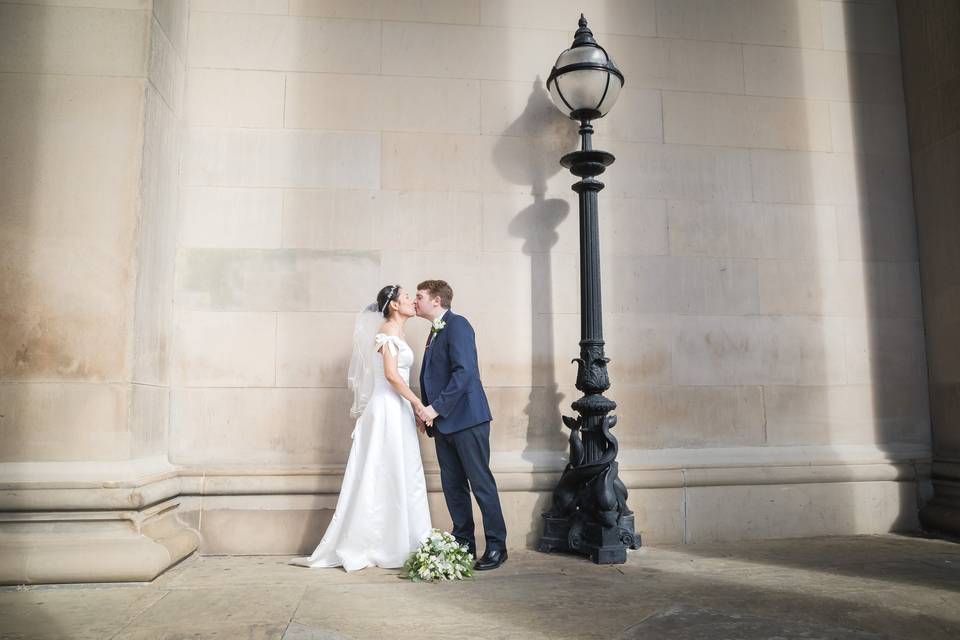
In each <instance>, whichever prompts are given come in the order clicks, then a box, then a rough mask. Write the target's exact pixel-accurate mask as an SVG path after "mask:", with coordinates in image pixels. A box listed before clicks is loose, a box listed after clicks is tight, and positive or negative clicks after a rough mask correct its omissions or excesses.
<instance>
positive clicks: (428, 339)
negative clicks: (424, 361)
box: [423, 330, 433, 349]
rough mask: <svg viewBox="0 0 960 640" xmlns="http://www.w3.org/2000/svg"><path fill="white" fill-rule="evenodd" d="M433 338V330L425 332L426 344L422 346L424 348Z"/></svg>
mask: <svg viewBox="0 0 960 640" xmlns="http://www.w3.org/2000/svg"><path fill="white" fill-rule="evenodd" d="M432 339H433V331H432V330H431V331H430V333H428V334H427V344H425V345H423V348H424V349H426V348H428V347H429V346H430V341H431V340H432Z"/></svg>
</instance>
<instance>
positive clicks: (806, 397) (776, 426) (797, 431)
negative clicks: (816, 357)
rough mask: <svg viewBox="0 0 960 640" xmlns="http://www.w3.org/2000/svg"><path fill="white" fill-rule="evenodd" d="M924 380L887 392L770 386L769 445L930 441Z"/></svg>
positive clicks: (767, 392) (865, 387)
mask: <svg viewBox="0 0 960 640" xmlns="http://www.w3.org/2000/svg"><path fill="white" fill-rule="evenodd" d="M924 386H925V385H924V384H923V380H922V378H920V377H919V376H918V377H916V378H914V379H913V380H910V381H908V382H907V383H905V384H896V383H891V384H888V385H884V386H879V385H877V386H872V385H836V386H767V387H764V389H763V394H764V395H763V398H764V407H765V412H764V418H765V431H766V438H767V442H769V443H770V444H801V443H803V444H830V443H837V444H841V443H869V442H873V441H875V440H877V439H881V438H882V439H883V440H884V441H896V442H918V443H921V444H922V443H926V442H928V441H929V438H930V435H929V433H928V429H927V424H928V421H929V415H928V414H929V409H928V401H927V398H926V396H925V394H924V393H923V389H924Z"/></svg>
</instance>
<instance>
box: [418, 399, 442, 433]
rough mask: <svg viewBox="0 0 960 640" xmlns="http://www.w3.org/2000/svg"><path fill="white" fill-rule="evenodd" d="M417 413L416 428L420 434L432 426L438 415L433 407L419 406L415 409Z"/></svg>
mask: <svg viewBox="0 0 960 640" xmlns="http://www.w3.org/2000/svg"><path fill="white" fill-rule="evenodd" d="M416 411H417V428H418V429H419V430H420V433H424V432H426V430H427V427H432V426H433V421H434V420H436V418H437V416H439V415H440V414H439V413H437V412H436V411H435V410H434V408H433V406H432V405H431V406H427V407H425V406H423V405H419V406H417V408H416Z"/></svg>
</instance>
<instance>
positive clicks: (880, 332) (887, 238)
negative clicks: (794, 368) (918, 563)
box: [823, 0, 931, 531]
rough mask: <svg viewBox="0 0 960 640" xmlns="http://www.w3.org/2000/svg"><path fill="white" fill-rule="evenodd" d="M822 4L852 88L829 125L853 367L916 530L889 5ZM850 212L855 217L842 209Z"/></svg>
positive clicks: (900, 162)
mask: <svg viewBox="0 0 960 640" xmlns="http://www.w3.org/2000/svg"><path fill="white" fill-rule="evenodd" d="M823 10H831V11H842V24H843V33H842V34H841V33H837V34H833V35H834V37H837V38H841V39H842V40H841V41H842V43H843V45H844V46H845V48H846V50H847V58H846V66H847V73H848V79H849V92H850V98H849V103H848V104H846V105H843V107H844V108H848V109H849V112H848V113H842V112H841V113H831V123H832V125H833V127H834V128H835V129H839V131H836V130H835V131H834V134H833V135H834V139H835V142H834V145H835V149H834V150H835V151H837V149H836V145H837V143H838V137H839V142H840V143H841V144H846V143H848V144H850V145H851V151H852V152H853V154H854V155H853V171H854V175H853V179H854V181H855V186H856V192H855V205H854V206H851V207H838V208H837V225H838V230H839V232H840V233H841V234H843V233H844V231H848V232H851V233H856V232H859V243H858V245H859V246H858V247H857V246H856V243H854V247H855V248H858V249H859V257H858V256H857V255H855V254H854V255H845V254H844V249H845V247H844V245H843V243H842V242H841V255H840V260H841V261H843V260H845V259H859V260H860V261H861V263H862V276H861V286H862V289H863V297H864V301H863V315H864V317H865V318H866V322H865V326H864V327H863V329H862V331H863V332H864V335H863V340H864V342H865V344H864V345H863V347H862V348H863V349H865V351H866V355H867V358H866V359H867V361H868V362H867V363H866V364H865V365H864V370H863V371H862V372H861V374H862V375H864V376H866V382H867V383H869V385H870V389H871V392H872V417H873V425H874V434H875V439H874V441H875V442H876V443H877V444H878V446H879V448H880V449H881V450H883V451H886V452H887V453H888V455H889V456H890V457H891V458H892V459H899V460H901V461H902V462H903V466H904V467H905V472H904V474H903V475H904V481H902V482H900V483H899V487H900V491H899V494H900V513H899V517H898V518H897V520H896V521H895V522H894V523H893V525H892V527H891V528H892V530H894V531H915V530H917V528H918V527H919V522H918V508H919V507H920V506H922V504H923V501H924V499H925V497H926V493H927V491H928V485H929V466H928V462H929V460H928V457H929V456H928V455H924V456H918V455H916V454H913V455H912V456H911V457H912V459H913V463H912V464H911V463H910V462H909V461H908V460H905V459H904V455H905V454H904V452H903V450H904V448H905V447H906V448H910V449H914V450H917V449H929V446H930V433H931V432H930V412H929V406H930V404H929V397H928V380H927V362H926V354H925V346H924V338H923V317H922V309H921V302H920V295H921V292H920V274H919V263H918V247H917V234H916V216H915V213H914V208H913V188H912V183H911V171H910V155H909V143H908V139H907V121H906V113H905V102H904V91H903V74H902V68H901V66H902V55H901V48H900V44H899V42H900V38H899V33H898V16H897V7H896V3H895V2H893V1H892V0H891V1H890V2H884V3H878V4H875V5H865V4H859V3H839V5H838V6H836V7H834V6H830V7H825V8H824V9H823ZM830 36H831V34H829V33H826V32H825V33H824V38H825V39H827V38H828V37H830ZM826 44H828V43H825V45H826ZM834 106H835V105H831V108H833V107H834ZM846 122H849V131H847V130H846V129H845V127H844V126H843V125H844V124H845V123H846ZM847 135H848V136H849V138H848V139H844V138H843V136H847ZM841 149H843V148H842V147H841ZM851 213H854V214H855V215H856V218H857V220H856V222H853V221H850V220H849V218H848V217H846V216H849V215H850V214H851ZM857 223H858V224H857ZM842 238H843V236H842V235H841V239H842ZM848 335H849V332H848ZM847 348H848V352H850V351H853V350H852V349H851V348H850V346H849V345H848V347H847ZM909 467H912V469H910V468H909Z"/></svg>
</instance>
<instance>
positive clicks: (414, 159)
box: [378, 132, 482, 191]
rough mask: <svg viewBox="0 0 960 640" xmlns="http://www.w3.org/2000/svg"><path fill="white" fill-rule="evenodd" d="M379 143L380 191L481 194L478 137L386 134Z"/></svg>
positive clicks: (480, 145) (479, 143)
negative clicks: (381, 155) (479, 192)
mask: <svg viewBox="0 0 960 640" xmlns="http://www.w3.org/2000/svg"><path fill="white" fill-rule="evenodd" d="M378 137H379V136H378ZM382 139H383V152H382V153H383V168H382V188H383V189H392V190H414V191H480V185H481V177H480V176H481V164H482V162H481V159H480V151H481V149H482V141H481V139H480V137H479V136H466V135H444V134H414V133H386V132H385V133H384V134H383V136H382Z"/></svg>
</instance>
